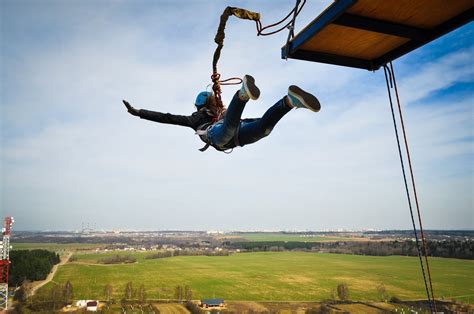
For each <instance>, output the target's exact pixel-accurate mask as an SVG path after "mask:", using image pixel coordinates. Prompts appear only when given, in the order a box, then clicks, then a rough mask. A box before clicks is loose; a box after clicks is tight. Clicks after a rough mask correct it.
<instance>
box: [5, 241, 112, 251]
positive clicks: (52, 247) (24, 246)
mask: <svg viewBox="0 0 474 314" xmlns="http://www.w3.org/2000/svg"><path fill="white" fill-rule="evenodd" d="M11 245H12V247H13V250H33V249H45V250H49V251H58V252H59V251H65V250H68V251H75V250H92V249H96V248H100V247H105V244H90V243H16V242H13V243H11Z"/></svg>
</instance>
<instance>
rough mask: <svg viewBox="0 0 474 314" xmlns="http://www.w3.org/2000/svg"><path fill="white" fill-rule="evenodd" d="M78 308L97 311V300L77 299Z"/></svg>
mask: <svg viewBox="0 0 474 314" xmlns="http://www.w3.org/2000/svg"><path fill="white" fill-rule="evenodd" d="M76 306H77V307H78V308H86V310H87V311H91V312H97V307H98V306H99V301H96V300H79V301H77V302H76Z"/></svg>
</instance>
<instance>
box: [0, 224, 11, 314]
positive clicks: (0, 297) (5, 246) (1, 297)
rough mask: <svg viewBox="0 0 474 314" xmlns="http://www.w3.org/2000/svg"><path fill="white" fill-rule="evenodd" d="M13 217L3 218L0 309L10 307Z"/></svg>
mask: <svg viewBox="0 0 474 314" xmlns="http://www.w3.org/2000/svg"><path fill="white" fill-rule="evenodd" d="M12 225H13V217H5V219H4V220H3V230H2V231H3V232H2V233H3V241H2V245H1V251H0V311H1V310H6V309H7V307H8V268H9V267H10V233H11V228H12Z"/></svg>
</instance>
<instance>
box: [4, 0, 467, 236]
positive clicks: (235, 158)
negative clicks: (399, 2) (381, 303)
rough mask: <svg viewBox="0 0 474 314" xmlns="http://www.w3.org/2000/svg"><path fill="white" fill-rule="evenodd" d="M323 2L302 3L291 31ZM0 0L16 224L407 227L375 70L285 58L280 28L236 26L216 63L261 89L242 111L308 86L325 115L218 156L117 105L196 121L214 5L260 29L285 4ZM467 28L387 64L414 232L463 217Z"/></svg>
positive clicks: (289, 120)
mask: <svg viewBox="0 0 474 314" xmlns="http://www.w3.org/2000/svg"><path fill="white" fill-rule="evenodd" d="M330 3H331V1H314V2H313V1H310V2H308V4H307V5H306V7H305V9H304V10H303V12H302V14H301V16H300V17H299V19H298V21H297V30H299V29H301V27H303V26H304V25H306V24H307V23H308V22H309V21H311V20H312V19H313V18H314V17H315V16H316V14H317V13H319V12H321V11H322V10H323V9H324V8H325V7H327V6H328V5H329V4H330ZM0 5H1V59H0V60H1V68H0V71H1V77H0V79H1V94H0V97H1V103H0V123H1V134H0V140H1V141H0V148H1V149H0V208H1V213H2V215H7V214H8V215H13V216H15V218H16V219H15V220H16V226H15V227H16V228H18V229H23V230H25V229H29V230H31V229H34V230H45V229H52V230H64V229H79V228H80V227H81V225H82V224H83V223H90V224H94V225H95V226H97V228H99V229H114V228H117V229H195V230H202V229H213V230H215V229H218V230H232V229H240V230H253V229H267V230H290V229H298V230H303V229H311V230H320V229H338V228H345V229H362V228H377V229H389V228H390V229H391V228H395V229H409V228H411V220H410V217H409V211H408V207H407V201H406V198H405V195H404V186H403V181H402V175H401V171H400V165H399V161H398V152H397V148H396V142H395V137H394V131H393V127H392V122H391V115H390V109H389V104H388V100H387V96H386V89H385V85H384V84H385V83H384V77H383V72H382V71H377V72H375V73H372V72H368V71H364V70H357V69H350V68H344V67H336V66H331V65H324V64H317V63H308V62H302V61H298V60H288V61H284V60H281V59H280V47H281V46H282V45H283V44H284V42H285V41H286V36H287V34H286V33H281V34H278V35H275V36H271V37H264V38H257V37H256V36H255V26H254V24H253V23H252V22H247V21H239V20H236V19H235V18H234V19H233V18H231V19H230V20H229V23H228V26H227V30H226V41H225V46H224V49H223V52H222V56H221V60H220V63H219V70H220V72H221V73H222V75H223V77H231V76H243V75H245V74H246V73H250V74H252V75H253V76H254V77H255V78H256V81H257V84H258V85H259V86H260V88H261V90H262V95H261V98H260V99H259V100H258V101H256V102H250V103H249V104H248V105H247V107H246V109H245V112H244V116H245V117H258V116H261V115H262V114H263V113H264V112H265V110H266V109H267V108H268V107H270V106H271V105H272V104H273V103H274V102H276V101H277V100H279V99H280V98H281V97H282V96H284V95H285V93H286V90H287V88H288V86H289V85H291V84H296V85H299V86H301V87H302V88H304V89H306V90H308V91H311V92H313V93H314V94H315V95H317V97H318V98H319V99H320V101H321V103H322V109H321V111H320V112H319V113H311V112H309V111H305V110H296V111H292V112H290V113H289V114H288V115H287V116H285V117H284V118H283V119H282V121H281V122H280V123H279V124H278V125H277V127H276V128H275V129H274V131H273V133H272V134H271V135H270V136H269V137H268V138H266V139H264V140H262V141H261V142H258V143H257V144H254V145H249V146H246V147H244V148H240V149H236V150H234V152H233V153H232V154H230V155H226V154H222V153H219V152H217V151H214V150H208V151H207V152H205V153H201V152H199V151H198V148H200V147H201V146H202V145H201V144H202V143H201V142H200V140H199V139H198V138H197V137H196V136H195V135H194V134H193V131H192V130H191V129H186V128H179V127H174V126H169V125H159V124H155V123H152V122H149V121H144V120H140V119H137V118H135V117H132V116H130V115H128V114H127V113H126V111H125V109H124V107H123V105H122V104H121V100H122V99H127V100H128V101H130V102H131V103H132V104H133V105H135V106H136V107H138V108H146V109H150V110H157V111H162V112H171V113H176V114H190V113H191V112H192V110H193V101H194V99H195V96H196V94H197V93H198V92H199V91H201V90H203V89H205V88H206V85H207V84H209V77H210V74H211V62H212V54H213V52H214V49H215V44H214V42H213V38H214V35H215V32H216V29H217V25H218V21H219V16H220V14H221V13H222V11H223V9H224V8H225V7H226V6H227V5H232V6H239V7H243V8H248V9H251V10H254V11H258V12H260V13H261V14H262V22H263V24H268V23H271V22H273V21H276V20H278V19H280V18H281V17H282V16H284V15H285V14H286V13H287V12H288V11H289V10H290V9H291V7H292V5H293V2H292V1H283V0H281V1H271V2H270V1H268V2H263V1H258V2H256V1H194V2H190V1H77V0H72V1H52V0H49V1H25V0H19V1H10V0H3V1H1V2H0ZM315 12H316V13H315ZM471 24H472V23H471ZM473 33H474V26H473V25H466V26H464V27H463V28H461V29H458V30H456V31H454V32H452V33H450V34H449V35H447V36H444V37H443V38H440V39H438V40H436V41H434V42H432V43H430V44H428V45H426V46H425V47H423V48H421V49H419V50H417V51H415V52H412V53H411V54H409V55H407V56H404V57H402V58H400V59H399V60H397V61H396V62H395V70H396V74H397V79H398V84H399V90H400V93H401V100H402V103H403V110H404V113H405V123H406V127H407V131H408V138H409V143H410V147H411V153H412V161H413V166H414V170H415V175H416V181H417V188H418V193H419V199H420V205H421V209H422V215H423V218H424V227H425V228H436V229H461V228H469V229H472V228H473V227H474V218H473V212H474V210H473V199H472V195H473V194H474V193H473V192H474V191H473V184H474V180H473V178H474V177H473V160H474V159H473V129H474V128H473V119H474V114H473V105H472V103H473V94H474V90H473V84H474V75H473V74H474V68H473V63H472V60H473V54H474V43H473V39H472V38H474V36H473ZM234 89H235V87H226V88H225V89H224V95H223V98H224V102H225V103H228V102H229V101H230V99H231V97H232V94H233V92H234Z"/></svg>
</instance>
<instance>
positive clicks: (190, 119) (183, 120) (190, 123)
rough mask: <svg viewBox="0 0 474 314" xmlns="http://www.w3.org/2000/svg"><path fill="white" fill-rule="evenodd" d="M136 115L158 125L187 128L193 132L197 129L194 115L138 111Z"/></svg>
mask: <svg viewBox="0 0 474 314" xmlns="http://www.w3.org/2000/svg"><path fill="white" fill-rule="evenodd" d="M138 115H139V117H140V118H142V119H146V120H150V121H155V122H159V123H166V124H174V125H181V126H187V127H190V128H193V129H194V130H196V128H197V127H198V126H197V125H196V124H197V123H198V121H197V119H196V117H195V115H194V114H193V115H191V116H180V115H174V114H171V113H162V112H157V111H150V110H145V109H140V110H139V114H138Z"/></svg>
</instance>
